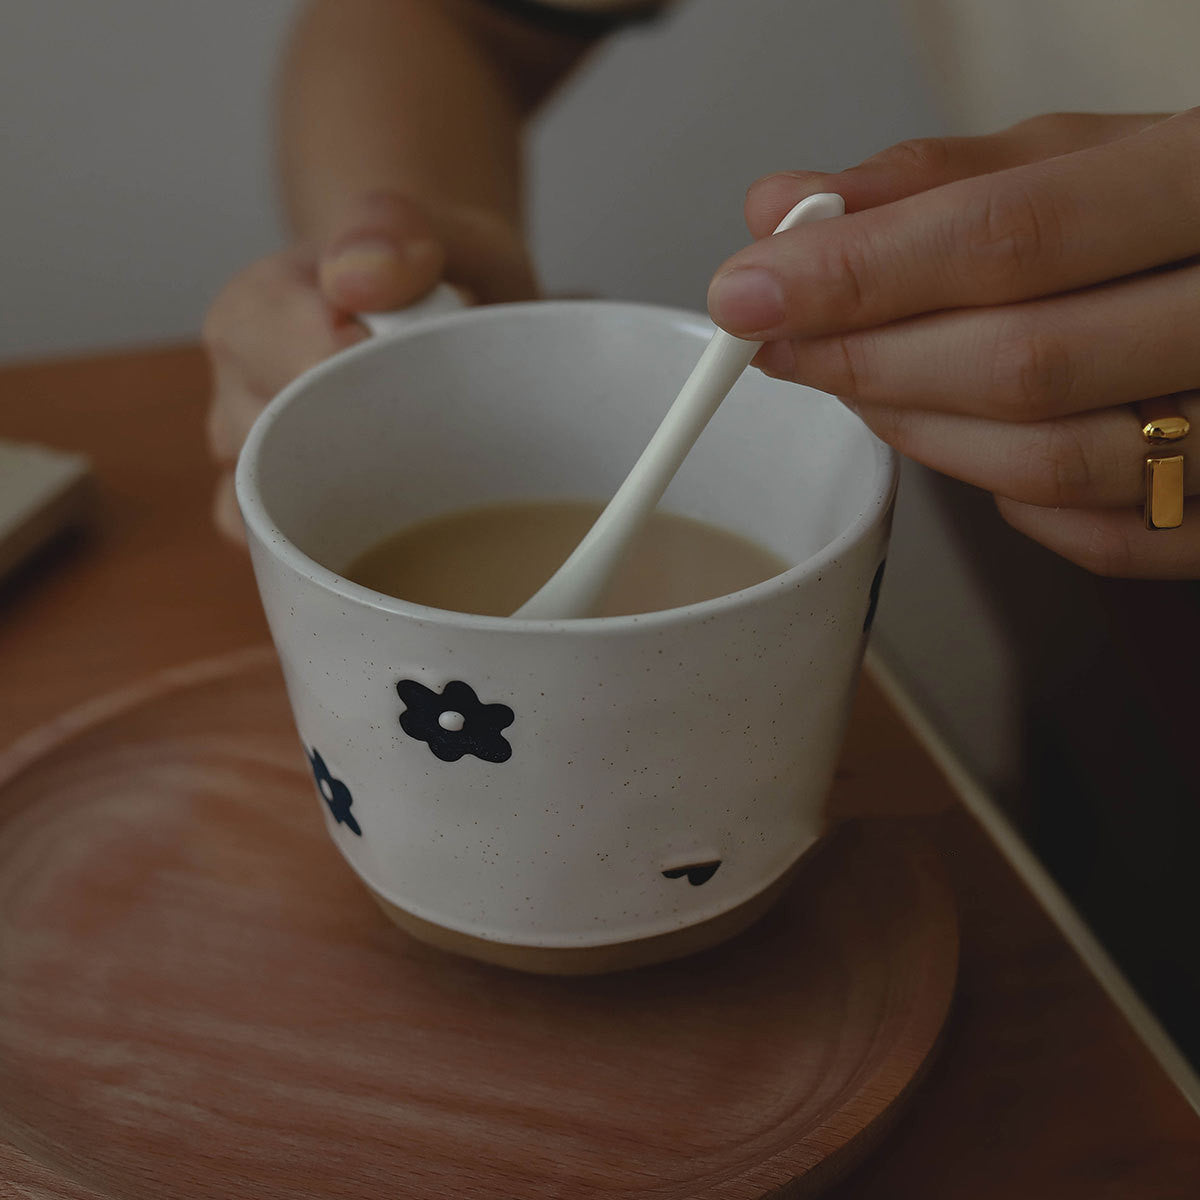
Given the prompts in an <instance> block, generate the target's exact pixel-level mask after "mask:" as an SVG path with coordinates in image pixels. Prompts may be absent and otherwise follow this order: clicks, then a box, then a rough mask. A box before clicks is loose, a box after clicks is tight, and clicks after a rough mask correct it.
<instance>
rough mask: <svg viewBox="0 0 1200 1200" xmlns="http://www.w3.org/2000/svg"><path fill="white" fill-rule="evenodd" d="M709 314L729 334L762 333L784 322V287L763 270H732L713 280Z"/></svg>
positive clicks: (758, 268)
mask: <svg viewBox="0 0 1200 1200" xmlns="http://www.w3.org/2000/svg"><path fill="white" fill-rule="evenodd" d="M708 311H709V314H710V315H711V317H712V319H713V320H714V321H715V322H716V323H717V324H718V325H720V326H721V328H722V329H727V330H728V331H729V332H730V333H734V334H741V335H743V336H745V335H748V334H752V333H761V332H765V331H767V330H770V329H774V328H775V326H777V325H780V324H782V322H783V319H784V316H785V311H784V298H783V288H782V287H780V285H779V281H778V280H777V279H776V278H775V276H774V275H773V274H772V273H771V272H770V271H767V270H764V269H763V268H762V267H734V268H733V269H732V270H730V271H726V272H724V273H723V274H721V275H718V276H717V277H716V278H715V279H714V280H713V281H712V286H711V287H710V288H709V289H708Z"/></svg>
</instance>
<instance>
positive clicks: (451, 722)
mask: <svg viewBox="0 0 1200 1200" xmlns="http://www.w3.org/2000/svg"><path fill="white" fill-rule="evenodd" d="M466 723H467V722H466V719H465V718H464V717H463V715H462V713H459V712H444V713H441V714H440V715H439V716H438V724H439V725H440V726H441V727H442V728H443V729H446V730H449V732H450V733H457V732H458V731H459V730H460V729H461V728H462V727H463V726H464V725H465V724H466Z"/></svg>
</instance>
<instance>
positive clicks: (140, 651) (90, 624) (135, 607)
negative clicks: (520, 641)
mask: <svg viewBox="0 0 1200 1200" xmlns="http://www.w3.org/2000/svg"><path fill="white" fill-rule="evenodd" d="M206 388H207V377H206V371H205V367H204V362H203V359H202V356H201V354H200V353H199V351H197V350H195V349H194V348H190V347H183V348H170V349H157V350H149V351H142V352H137V353H128V354H121V355H114V356H109V357H104V358H94V359H85V360H75V361H67V362H61V363H48V364H34V365H20V366H15V367H9V368H6V369H4V370H0V437H3V438H11V439H15V440H28V441H40V442H43V443H45V444H48V445H52V446H56V447H59V448H63V449H68V450H78V451H82V452H84V453H86V454H88V455H89V456H91V458H92V460H93V462H94V464H95V467H96V472H97V476H98V479H99V485H100V499H99V503H98V509H97V515H96V518H95V521H94V523H93V526H92V528H91V529H90V530H89V531H88V532H87V533H86V534H83V535H80V536H76V537H73V538H70V539H68V540H66V541H65V542H63V543H61V544H60V545H59V546H57V547H55V548H54V549H52V550H51V551H49V552H46V553H44V554H43V555H41V556H40V557H39V558H38V560H37V561H35V562H34V563H33V564H31V565H30V566H29V567H28V568H27V569H26V570H24V571H23V572H22V573H21V574H19V575H18V576H17V577H16V578H14V579H12V580H11V581H10V582H8V583H7V584H4V585H2V586H0V744H7V743H9V742H11V741H12V740H14V739H15V738H17V737H19V736H20V735H21V734H22V733H24V732H27V731H29V730H31V729H33V728H35V727H37V726H39V725H41V724H43V723H45V722H46V721H48V720H50V719H52V718H53V717H55V716H56V715H58V714H59V713H61V712H63V711H64V710H66V709H68V708H71V707H74V706H76V705H79V704H80V703H82V702H84V701H87V700H89V699H91V698H93V697H97V696H100V695H102V694H104V693H106V692H109V691H112V690H114V689H116V688H119V687H121V686H123V685H125V684H128V683H131V682H133V681H135V680H137V679H139V678H141V677H142V676H144V675H146V674H147V673H149V672H152V671H155V670H158V669H161V668H165V667H170V666H175V665H178V664H181V663H184V662H187V661H190V660H193V659H197V658H203V657H206V656H210V655H216V654H221V653H223V652H227V651H230V650H234V649H238V648H241V647H245V646H251V645H254V644H258V643H261V642H263V641H264V640H265V639H266V636H267V635H266V627H265V624H264V622H263V618H262V615H261V612H260V610H259V606H258V600H257V596H256V594H255V591H254V584H253V580H252V578H251V574H250V568H249V563H248V561H247V560H246V557H245V554H244V552H243V551H241V550H239V549H236V548H234V547H232V546H229V545H226V544H225V543H223V542H222V541H221V539H220V538H219V537H218V536H217V535H216V533H215V532H214V530H213V528H212V525H211V522H210V520H209V496H210V491H211V487H212V483H213V479H214V473H213V470H212V468H211V467H210V466H209V464H208V462H207V460H206V457H205V453H204V444H203V437H202V428H203V411H204V402H205V393H206ZM838 796H839V797H840V801H839V803H840V804H841V805H842V806H844V807H845V808H847V809H849V810H852V811H853V812H854V813H855V814H856V815H880V816H884V815H888V816H891V815H898V816H906V817H911V818H914V819H916V820H920V821H921V822H923V823H924V824H925V826H926V827H927V831H928V834H929V836H930V838H931V839H932V840H933V842H934V844H935V845H936V846H937V847H938V850H939V852H940V853H941V855H942V856H943V858H944V860H945V862H946V865H947V868H948V870H949V872H950V875H951V878H952V879H953V882H954V887H955V890H956V893H957V896H958V901H959V906H960V915H961V922H962V951H961V954H962V957H961V968H960V980H959V991H958V1000H957V1005H956V1009H955V1012H954V1014H953V1016H952V1018H951V1022H950V1025H949V1027H948V1029H947V1034H946V1038H945V1044H944V1046H943V1049H942V1052H941V1055H940V1057H939V1058H938V1060H937V1061H936V1062H935V1064H934V1066H933V1068H932V1070H931V1071H930V1073H929V1075H928V1076H927V1078H926V1080H925V1082H924V1084H923V1085H922V1087H921V1089H920V1090H919V1091H918V1092H917V1094H916V1095H915V1097H914V1098H913V1100H912V1103H911V1104H910V1105H909V1107H908V1110H907V1112H906V1113H905V1115H904V1116H903V1117H902V1118H901V1120H900V1121H899V1123H898V1124H897V1125H896V1126H895V1127H894V1128H893V1130H892V1131H891V1132H890V1133H889V1134H888V1136H887V1138H886V1140H885V1141H884V1142H883V1143H882V1144H881V1145H880V1146H879V1147H878V1149H877V1150H876V1151H875V1153H874V1154H873V1155H872V1156H871V1157H870V1158H869V1160H868V1161H867V1162H866V1163H865V1164H864V1165H863V1166H861V1167H860V1168H858V1169H857V1170H856V1171H855V1172H854V1174H853V1175H852V1176H850V1177H849V1178H848V1179H847V1180H845V1181H844V1182H843V1183H842V1184H840V1185H839V1186H838V1187H837V1188H836V1189H835V1190H834V1191H833V1192H830V1193H828V1194H829V1195H830V1196H833V1197H842V1198H849V1197H854V1198H855V1200H872V1198H875V1197H878V1198H880V1200H882V1198H884V1197H886V1198H887V1200H905V1198H908V1197H913V1198H916V1197H920V1198H921V1200H936V1198H939V1197H947V1198H950V1197H953V1198H954V1200H962V1198H963V1197H971V1198H972V1200H988V1198H991V1197H995V1198H1000V1197H1004V1198H1006V1200H1007V1198H1020V1200H1035V1198H1038V1197H1046V1198H1048V1200H1049V1198H1053V1200H1074V1198H1076V1197H1078V1198H1080V1200H1083V1198H1085V1197H1086V1198H1087V1200H1108V1198H1113V1200H1115V1198H1117V1197H1122V1198H1123V1197H1135V1198H1137V1200H1160V1198H1174V1197H1179V1198H1180V1200H1184V1198H1185V1197H1186V1198H1188V1200H1194V1198H1195V1197H1196V1196H1198V1195H1200V1121H1198V1120H1197V1118H1196V1117H1195V1115H1194V1113H1193V1112H1192V1110H1191V1108H1190V1107H1189V1106H1188V1105H1187V1103H1186V1102H1185V1101H1184V1099H1183V1097H1182V1096H1181V1095H1180V1094H1179V1093H1178V1092H1177V1091H1176V1089H1175V1088H1174V1086H1173V1085H1172V1084H1171V1083H1170V1081H1169V1080H1168V1079H1167V1077H1166V1076H1165V1075H1164V1073H1163V1072H1162V1071H1161V1069H1160V1068H1159V1066H1158V1064H1157V1063H1156V1062H1155V1061H1154V1059H1153V1058H1152V1057H1151V1056H1150V1055H1149V1054H1148V1052H1147V1051H1146V1050H1145V1049H1144V1048H1143V1046H1142V1044H1141V1042H1140V1041H1139V1040H1138V1038H1137V1036H1136V1035H1135V1034H1134V1032H1133V1031H1132V1030H1131V1029H1130V1028H1129V1026H1128V1025H1127V1024H1126V1022H1125V1020H1124V1019H1123V1017H1122V1016H1121V1014H1120V1013H1119V1012H1118V1011H1117V1010H1116V1009H1115V1008H1114V1007H1113V1006H1112V1005H1111V1004H1110V1002H1109V1001H1108V999H1107V998H1106V997H1105V995H1104V993H1103V992H1102V990H1101V989H1100V987H1099V986H1098V984H1097V983H1096V982H1095V981H1094V980H1093V979H1092V977H1091V976H1090V975H1089V974H1088V972H1087V971H1086V969H1085V968H1084V966H1083V965H1082V964H1081V963H1080V961H1079V960H1078V959H1077V958H1076V956H1075V954H1074V952H1073V951H1072V950H1071V949H1070V947H1069V946H1068V945H1067V944H1066V942H1065V941H1064V940H1063V938H1062V937H1061V935H1060V934H1059V932H1058V930H1057V929H1056V927H1055V926H1054V925H1053V924H1052V923H1051V922H1050V920H1049V919H1048V918H1047V917H1046V916H1045V915H1044V914H1043V913H1042V911H1041V910H1040V909H1039V908H1038V906H1037V905H1036V903H1035V902H1034V901H1033V899H1032V898H1031V897H1030V896H1029V895H1028V893H1027V892H1026V891H1025V889H1024V888H1023V886H1022V884H1021V882H1020V880H1019V879H1018V878H1017V876H1016V875H1014V873H1013V872H1012V870H1011V869H1010V868H1009V867H1008V865H1007V864H1006V863H1005V861H1004V860H1003V859H1002V857H1001V856H1000V855H999V853H998V852H997V851H996V849H995V848H994V847H993V846H992V844H991V843H990V842H989V841H988V839H987V838H986V836H985V835H984V834H983V833H982V831H981V830H980V829H979V828H978V827H977V826H976V825H975V824H974V822H973V821H972V820H971V818H970V817H969V816H968V815H967V814H966V812H965V811H964V810H963V809H962V807H961V806H960V805H959V803H958V801H957V799H956V796H955V794H954V792H953V791H952V789H951V788H950V787H949V785H948V784H947V783H946V782H945V780H944V779H943V778H942V777H941V776H940V774H939V773H938V771H937V769H936V768H935V767H934V765H933V764H932V763H931V761H930V760H929V759H928V757H927V756H926V754H925V753H924V751H923V750H922V749H921V748H920V747H919V745H918V744H917V742H916V741H915V739H914V737H913V736H912V734H911V733H910V732H909V731H908V730H907V728H906V727H905V726H904V724H903V723H902V721H901V720H900V718H899V717H898V716H897V715H896V713H895V712H894V711H893V709H892V708H891V707H890V705H889V704H888V702H887V701H886V700H885V699H884V697H883V696H882V695H881V693H880V692H879V690H878V689H877V688H876V687H875V686H874V685H873V684H872V683H871V681H870V680H869V679H867V680H865V681H864V683H863V686H862V688H861V689H860V693H859V697H858V701H857V705H856V708H855V711H854V717H853V720H852V724H851V730H850V735H849V738H848V741H847V745H846V749H845V753H844V755H843V762H842V767H841V771H840V774H839V787H838ZM0 1086H2V1081H0ZM4 1183H5V1181H3V1180H0V1195H6V1194H7V1191H6V1189H5V1188H4V1186H3V1185H4Z"/></svg>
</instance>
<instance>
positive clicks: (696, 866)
mask: <svg viewBox="0 0 1200 1200" xmlns="http://www.w3.org/2000/svg"><path fill="white" fill-rule="evenodd" d="M720 865H721V860H720V859H719V858H718V859H717V860H716V862H703V863H693V864H692V865H691V866H690V867H671V868H670V870H667V871H664V872H663V877H664V878H666V879H682V878H683V877H684V876H685V875H686V876H687V881H688V883H690V884H691V885H692V887H699V886H700V885H701V884H702V883H707V882H708V881H709V880H710V879H711V878H712V877H713V876H714V875H715V874H716V873H717V868H718V867H719V866H720Z"/></svg>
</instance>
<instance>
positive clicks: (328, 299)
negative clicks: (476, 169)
mask: <svg viewBox="0 0 1200 1200" xmlns="http://www.w3.org/2000/svg"><path fill="white" fill-rule="evenodd" d="M443 278H445V279H447V280H448V281H449V282H451V283H453V284H455V285H456V286H458V287H459V288H460V290H462V291H463V293H464V295H465V296H466V297H467V298H468V299H469V300H471V301H480V302H490V301H496V300H519V299H527V298H529V297H530V296H532V295H533V294H534V293H535V291H536V288H535V284H534V279H533V272H532V269H531V267H530V264H529V258H528V254H527V252H526V249H525V245H524V242H523V240H522V238H521V237H520V235H519V233H518V232H516V231H515V230H513V229H512V228H510V227H509V226H508V225H507V224H506V223H504V222H502V221H501V220H500V219H499V218H496V217H493V216H491V215H490V214H487V213H483V212H480V211H476V210H467V209H444V210H441V211H439V212H438V213H437V214H436V215H434V214H432V213H431V212H429V211H428V210H426V209H424V208H422V207H421V206H419V205H417V204H415V203H413V202H412V201H409V200H405V199H404V198H402V197H397V196H393V195H390V194H388V195H383V194H380V195H373V196H369V197H366V198H364V199H363V200H362V202H361V203H360V204H359V205H358V206H357V207H356V208H355V209H354V210H353V211H352V212H351V213H350V214H349V215H348V217H347V219H346V220H345V221H344V222H343V223H342V225H341V227H340V229H339V230H338V231H337V232H336V233H335V234H334V235H333V236H332V237H330V238H329V239H328V240H327V242H326V243H325V245H324V246H322V247H320V248H319V249H318V248H314V247H308V246H297V247H293V248H291V249H288V250H284V251H281V252H280V253H278V254H273V255H270V256H269V257H267V258H264V259H260V260H259V261H258V262H256V263H254V264H252V265H251V266H249V267H247V268H246V269H245V270H244V271H242V272H241V273H240V274H238V275H237V276H236V277H235V278H234V279H233V280H231V281H230V283H229V284H228V285H226V287H225V289H224V290H223V291H222V292H221V293H220V295H219V296H218V297H217V299H216V300H215V301H214V303H213V305H212V308H211V309H210V310H209V313H208V316H207V319H206V320H205V324H204V344H205V348H206V350H207V351H208V356H209V362H210V366H211V369H212V387H213V393H212V401H211V404H210V407H209V416H208V437H209V444H210V447H211V449H212V452H213V454H214V456H215V457H216V459H217V461H218V462H219V463H220V464H221V465H222V467H223V468H224V470H223V472H222V475H221V478H220V480H219V482H218V485H217V492H216V498H215V505H214V515H215V518H216V522H217V525H218V527H219V528H220V529H221V530H222V531H223V532H224V533H226V534H228V535H229V536H231V537H233V538H236V539H238V540H241V539H242V538H243V537H244V534H243V531H242V522H241V516H240V514H239V513H238V508H237V500H236V498H235V496H234V489H233V464H234V462H235V461H236V459H237V455H238V452H239V450H240V449H241V446H242V442H243V441H245V438H246V434H247V433H249V431H250V426H251V425H252V424H253V423H254V420H255V418H256V417H257V416H258V414H259V413H260V412H261V411H262V409H263V407H264V406H265V405H266V403H267V402H268V401H269V400H270V399H271V397H272V396H274V395H275V394H276V393H277V392H278V391H279V390H280V389H281V388H283V387H284V386H285V385H286V384H287V383H289V382H291V380H293V379H294V378H295V377H296V376H297V375H299V374H300V373H301V372H302V371H304V370H306V369H307V368H309V367H311V366H313V365H314V364H315V363H318V362H320V361H321V360H322V359H324V358H327V357H328V356H329V355H331V354H333V353H335V352H336V351H338V350H343V349H345V348H346V347H347V346H351V345H353V344H354V343H355V342H358V341H361V340H362V339H364V338H365V337H367V336H368V335H367V331H366V329H365V328H364V327H363V326H362V325H360V324H359V323H358V322H357V321H356V320H355V318H354V314H355V313H360V312H380V311H386V310H389V309H395V308H403V307H405V306H406V305H408V304H411V303H413V302H414V301H415V300H418V299H420V297H421V296H423V295H424V294H425V293H426V292H427V291H428V290H429V289H430V288H431V287H433V285H434V284H435V283H437V282H438V281H439V280H440V279H443Z"/></svg>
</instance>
